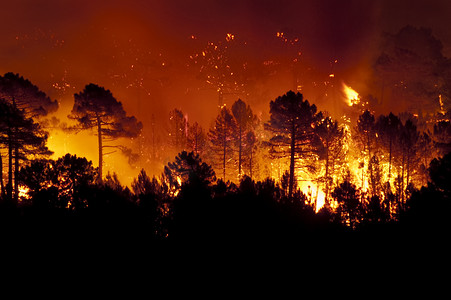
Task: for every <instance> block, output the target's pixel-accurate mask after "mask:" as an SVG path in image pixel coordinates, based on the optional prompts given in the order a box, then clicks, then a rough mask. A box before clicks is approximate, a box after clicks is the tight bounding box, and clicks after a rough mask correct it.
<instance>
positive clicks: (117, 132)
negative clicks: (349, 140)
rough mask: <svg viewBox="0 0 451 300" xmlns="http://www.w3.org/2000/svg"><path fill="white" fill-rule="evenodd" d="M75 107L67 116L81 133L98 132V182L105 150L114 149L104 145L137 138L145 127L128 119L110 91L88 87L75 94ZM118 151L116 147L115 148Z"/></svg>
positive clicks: (133, 119) (129, 117)
mask: <svg viewBox="0 0 451 300" xmlns="http://www.w3.org/2000/svg"><path fill="white" fill-rule="evenodd" d="M74 100H75V102H74V106H73V108H72V111H71V114H70V115H69V116H68V117H69V118H70V119H74V120H76V121H77V122H78V124H79V125H80V126H81V129H91V128H95V129H96V130H97V136H98V146H99V178H98V179H99V181H100V182H101V181H102V178H103V177H102V175H103V171H102V169H103V167H102V166H103V156H104V153H103V149H104V148H105V147H115V146H111V145H104V143H103V142H104V140H105V139H108V140H109V141H112V140H116V139H118V138H133V137H137V136H138V135H139V134H140V133H141V130H142V123H141V122H138V121H137V120H136V118H135V117H134V116H127V115H126V112H125V110H124V108H123V107H122V103H121V102H120V101H117V100H116V98H114V97H113V94H112V93H111V92H110V91H109V90H105V89H104V88H103V87H100V86H98V85H96V84H92V83H91V84H88V85H86V87H85V89H84V90H83V91H82V92H80V93H78V94H74ZM116 147H117V146H116Z"/></svg>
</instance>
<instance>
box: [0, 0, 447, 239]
mask: <svg viewBox="0 0 451 300" xmlns="http://www.w3.org/2000/svg"><path fill="white" fill-rule="evenodd" d="M69 2H70V1H69ZM114 2H116V1H114ZM120 2H121V1H118V3H115V5H113V6H111V7H109V8H108V9H105V11H104V12H103V13H99V12H98V11H97V9H102V10H103V9H104V8H103V7H100V6H99V5H98V4H93V10H92V11H90V12H88V11H85V10H84V9H83V8H81V7H79V5H75V4H74V5H75V6H74V7H76V8H74V9H75V10H76V11H78V10H79V12H80V13H81V14H82V15H84V17H85V19H83V18H80V20H84V21H83V22H81V21H80V22H81V23H76V24H75V25H74V24H68V23H66V22H68V21H67V20H66V19H65V18H63V17H60V16H59V14H58V13H57V12H56V11H55V12H54V14H53V15H55V16H57V17H55V20H53V19H49V20H48V24H47V23H45V24H44V23H42V24H41V25H39V26H38V25H36V26H37V28H33V30H31V31H30V29H29V28H28V27H21V26H17V30H15V31H14V32H12V33H11V34H8V33H4V32H0V34H2V35H4V38H2V39H0V41H1V43H3V45H2V46H3V47H2V48H0V59H1V60H2V64H1V65H0V68H1V71H2V72H3V73H1V74H0V168H1V172H0V173H1V177H0V183H1V187H0V189H1V191H0V199H1V201H3V202H5V203H8V205H9V204H10V203H12V204H13V205H12V206H16V207H18V208H19V209H22V208H24V209H30V211H33V209H36V211H39V210H41V211H42V210H46V209H48V210H53V209H54V210H55V211H64V212H65V213H66V212H67V213H73V214H77V215H78V216H79V215H89V213H87V214H84V212H86V211H89V212H94V213H93V215H95V214H96V213H98V212H99V211H106V212H108V213H111V214H112V215H114V216H116V215H115V214H117V215H120V213H119V212H122V211H124V212H126V213H130V214H133V213H134V212H135V211H140V213H139V214H140V216H141V217H142V216H146V218H149V219H151V222H148V223H146V224H147V225H148V226H150V227H152V232H153V233H152V234H153V235H154V236H158V238H161V237H164V238H167V237H168V236H171V234H172V233H169V232H170V231H171V230H173V231H174V232H176V233H174V234H173V235H174V236H177V234H181V232H182V233H183V234H186V232H183V230H185V229H183V228H181V227H183V226H182V225H180V224H184V222H187V224H189V225H190V226H192V227H189V226H188V227H187V228H188V229H186V230H187V231H189V230H191V229H192V230H193V231H196V230H198V229H199V228H200V227H202V226H206V227H208V226H209V225H204V224H203V223H202V222H207V221H208V222H211V223H212V224H213V223H214V224H215V226H219V225H218V223H219V221H217V220H220V221H222V222H224V224H228V225H223V226H224V227H227V226H229V227H233V226H235V225H233V224H232V223H233V222H231V221H230V219H233V218H236V219H237V220H238V221H236V222H237V224H240V225H239V226H241V225H242V226H245V225H244V224H246V225H247V226H249V228H250V227H252V226H254V225H252V226H250V225H249V224H251V223H252V222H256V223H258V222H262V223H265V222H267V223H265V224H264V225H262V228H263V227H265V226H268V227H270V226H269V225H268V224H270V221H269V220H270V219H275V220H277V221H280V224H283V225H281V227H283V226H286V224H288V223H290V222H293V223H295V221H292V219H290V218H292V217H293V216H295V218H294V219H296V220H297V219H303V218H304V219H308V218H310V217H311V218H312V219H313V218H316V217H318V218H319V216H321V217H323V218H324V219H327V222H330V223H333V224H340V225H341V226H343V228H345V229H346V230H348V229H349V230H351V231H352V230H357V229H358V228H359V226H364V225H367V224H380V223H384V224H388V223H392V222H398V221H399V220H400V219H401V218H402V216H404V214H406V213H408V212H409V209H411V207H412V202H411V201H412V199H414V200H415V201H417V198H421V197H422V196H423V194H421V193H422V192H421V191H424V190H425V189H426V188H429V189H432V188H435V189H436V190H434V192H436V193H437V194H439V195H440V197H441V196H442V195H445V196H443V197H444V198H446V197H448V196H446V192H447V187H446V184H445V187H443V186H441V184H442V185H443V183H441V182H440V180H441V177H440V176H434V172H446V171H444V170H443V167H442V164H446V157H447V156H446V155H448V153H449V152H450V148H451V146H450V145H451V129H450V128H451V124H450V121H449V120H450V119H451V118H450V107H451V100H450V99H451V92H450V91H451V75H450V74H451V67H450V66H451V62H450V61H451V59H450V58H449V56H450V53H449V49H450V48H449V41H448V42H446V41H445V42H443V43H442V41H441V40H439V39H438V38H437V37H436V36H435V32H433V31H432V29H427V28H424V27H415V26H410V25H407V24H401V25H400V26H399V28H398V27H396V28H389V29H390V33H385V34H382V31H381V30H377V28H374V27H375V26H376V25H375V24H379V23H378V22H376V21H375V20H374V18H375V15H376V13H372V12H369V11H370V10H364V9H361V10H360V9H355V8H354V7H353V6H357V8H359V7H364V8H366V7H367V6H370V5H369V4H357V3H352V4H353V6H352V7H353V9H349V8H350V6H349V4H342V5H340V6H339V7H337V5H335V4H331V3H328V5H323V4H305V3H304V4H302V3H294V2H295V1H293V3H290V4H286V6H287V7H284V5H285V4H284V5H278V6H277V7H272V6H271V5H269V4H268V3H266V4H259V5H261V7H260V6H259V9H256V8H255V7H254V6H255V4H254V3H253V2H252V1H251V2H252V3H247V1H245V2H246V3H247V4H246V5H243V6H239V7H238V8H237V7H235V6H236V5H235V4H230V7H229V6H227V7H222V6H221V5H219V4H217V3H213V4H212V6H214V7H216V8H217V12H215V13H212V15H202V12H203V11H205V9H206V8H204V7H201V8H202V9H199V7H197V9H194V8H192V7H186V5H185V4H183V5H182V4H180V5H181V7H182V8H184V9H185V10H186V12H188V11H189V12H190V13H191V14H192V16H191V15H190V16H187V15H186V12H185V11H182V10H183V9H181V8H179V7H178V6H177V9H174V7H172V6H171V5H170V4H163V3H161V4H155V3H152V4H150V3H149V4H143V3H138V2H137V1H136V2H135V1H130V3H127V4H121V3H120ZM151 2H152V1H151ZM288 2H290V1H288ZM301 2H303V1H301ZM307 2H308V1H307ZM326 2H328V1H326ZM351 2H357V1H351ZM9 5H10V6H12V7H15V4H13V3H11V4H9ZM66 5H68V4H61V7H65V8H67V6H66ZM192 5H193V7H195V6H196V4H192ZM154 6H155V7H154ZM247 6H249V7H251V8H253V9H248V8H245V7H247ZM279 6H280V7H279ZM342 6H343V7H342ZM150 8H152V9H150ZM232 8H233V9H232ZM270 8H271V9H270ZM299 8H305V10H306V11H307V12H311V14H307V15H306V16H304V18H299V16H298V15H297V14H298V13H299V12H303V11H304V10H302V9H299ZM37 9H38V8H37ZM266 9H267V10H268V12H266ZM228 10H231V11H230V12H233V14H234V16H236V20H235V21H233V22H231V21H230V16H225V11H228ZM335 10H337V11H340V12H341V13H342V14H344V15H345V17H343V16H341V15H340V17H338V16H337V12H336V11H335ZM14 11H17V13H18V14H19V12H22V11H21V10H17V9H16V10H14ZM39 11H41V10H40V9H39ZM149 11H150V12H152V13H150V15H149V14H147V13H148V12H149ZM154 11H155V12H159V11H166V12H167V13H166V14H161V15H160V14H157V13H155V12H154ZM272 11H273V12H272ZM355 11H360V12H361V13H360V14H354V13H353V12H355ZM374 11H379V12H381V11H383V9H382V8H380V9H375V10H374ZM144 12H147V13H144ZM169 12H170V13H169ZM218 12H221V13H218ZM238 12H240V13H238ZM41 13H42V14H44V15H45V14H47V13H48V12H42V11H41ZM268 13H274V16H273V15H271V16H272V17H273V18H269V17H268V15H267V14H268ZM0 14H1V13H0ZM222 14H224V15H222ZM163 15H166V17H162V16H163ZM150 16H152V18H151V17H150ZM244 16H245V17H244ZM5 18H6V16H5ZM337 18H339V20H340V22H341V25H340V26H335V24H336V23H337V22H336V20H337ZM356 18H357V19H356ZM0 19H1V18H0ZM261 19H265V20H272V21H271V22H265V23H264V24H263V23H261V22H260V20H261ZM150 20H152V21H150ZM281 20H285V21H284V22H282V21H281ZM292 20H297V21H296V22H298V23H296V22H294V21H292ZM341 20H343V21H341ZM351 20H353V21H352V22H351ZM415 20H417V19H415ZM12 21H13V20H11V22H12ZM332 21H334V22H332ZM354 21H359V22H360V23H361V26H355V24H354V23H353V22H354ZM54 22H56V23H54ZM209 22H211V23H218V24H222V23H223V24H222V25H221V26H211V24H209ZM221 22H222V23H221ZM234 22H235V23H234ZM330 22H332V24H333V25H334V26H331V23H330ZM60 23H61V26H58V25H59V24H60ZM254 23H255V24H254ZM193 24H194V25H193ZM63 25H64V26H63ZM156 25H158V26H156ZM33 26H34V25H33ZM357 27H359V28H357ZM312 28H315V30H313V29H312ZM443 31H444V30H443ZM443 31H438V32H439V33H442V34H443ZM351 33H352V34H351ZM376 33H377V35H376ZM350 36H354V37H355V40H351V39H350V38H349V37H350ZM2 37H3V36H2ZM441 38H445V40H446V37H441ZM353 39H354V38H353ZM370 40H371V41H370ZM370 42H371V43H372V44H371V46H372V47H368V48H370V49H371V51H369V50H368V49H363V48H362V46H361V45H367V44H368V43H370ZM370 52H371V53H370ZM351 85H352V87H351ZM188 116H189V118H188ZM437 170H439V171H437ZM435 175H436V174H435ZM432 182H434V184H432ZM431 193H432V192H431ZM440 193H441V194H440ZM415 197H417V198H415ZM21 199H22V200H24V201H21ZM25 200H26V201H25ZM1 201H0V202H1ZM3 202H2V203H3ZM414 205H416V202H415V203H414ZM215 214H216V215H215ZM230 216H232V217H230ZM325 216H326V217H325ZM216 217H217V218H216ZM246 218H248V219H249V220H247V219H246ZM284 218H287V219H288V220H289V221H286V220H284ZM216 219H217V220H216ZM282 219H283V220H284V221H281V220H282ZM312 219H309V220H312ZM193 220H202V222H201V221H199V223H196V222H198V221H193ZM321 220H323V219H321ZM178 222H180V223H178ZM208 222H207V223H208ZM215 222H218V223H215ZM240 222H241V223H240ZM246 222H247V223H246ZM284 222H286V223H284ZM149 224H150V225H149ZM280 224H279V225H280ZM296 224H298V223H296ZM299 224H300V223H299ZM299 224H298V225H299ZM147 225H146V226H147ZM178 226H180V228H179V227H178ZM237 226H238V225H237ZM299 226H300V227H302V226H301V225H299ZM256 227H258V226H256ZM276 227H277V226H276ZM174 228H176V229H174ZM285 229H286V228H285ZM285 229H284V230H285ZM221 230H223V228H221ZM183 234H182V235H183Z"/></svg>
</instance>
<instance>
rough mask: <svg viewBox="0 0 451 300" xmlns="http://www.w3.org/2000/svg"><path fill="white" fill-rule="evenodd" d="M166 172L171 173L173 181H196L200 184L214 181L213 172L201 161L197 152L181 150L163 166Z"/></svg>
mask: <svg viewBox="0 0 451 300" xmlns="http://www.w3.org/2000/svg"><path fill="white" fill-rule="evenodd" d="M165 170H168V171H167V172H166V173H168V174H171V176H172V177H173V178H174V180H173V181H177V182H179V184H180V185H181V186H183V185H184V184H193V183H197V184H200V185H209V184H210V183H211V182H213V181H215V179H216V177H215V172H214V171H213V169H212V168H211V167H210V166H209V165H207V164H206V163H204V162H202V159H201V158H200V157H199V154H195V153H194V152H189V153H188V152H186V151H183V152H181V153H179V154H178V155H177V156H176V157H175V161H174V162H169V163H168V165H167V166H166V167H165Z"/></svg>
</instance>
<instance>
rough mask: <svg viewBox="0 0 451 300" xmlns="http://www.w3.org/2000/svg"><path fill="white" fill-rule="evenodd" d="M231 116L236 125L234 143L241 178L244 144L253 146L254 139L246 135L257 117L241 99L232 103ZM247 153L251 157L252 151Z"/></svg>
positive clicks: (252, 127)
mask: <svg viewBox="0 0 451 300" xmlns="http://www.w3.org/2000/svg"><path fill="white" fill-rule="evenodd" d="M232 114H233V117H234V118H235V120H236V124H237V134H236V141H235V143H236V145H237V148H238V176H241V175H242V170H241V169H242V165H243V156H244V148H245V147H246V145H247V144H246V142H248V141H249V142H251V143H253V144H255V139H253V138H255V134H254V135H253V136H252V134H251V135H249V136H248V133H250V132H251V131H252V130H253V129H254V127H255V125H256V123H257V116H255V115H254V113H253V112H252V109H251V107H250V106H249V105H246V103H245V102H244V101H243V100H241V99H238V100H237V101H235V103H233V105H232ZM247 153H249V154H250V155H252V151H250V152H247ZM251 159H252V158H251Z"/></svg>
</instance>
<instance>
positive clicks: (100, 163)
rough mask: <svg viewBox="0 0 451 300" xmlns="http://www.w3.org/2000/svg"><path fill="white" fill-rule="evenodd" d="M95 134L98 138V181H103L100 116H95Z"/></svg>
mask: <svg viewBox="0 0 451 300" xmlns="http://www.w3.org/2000/svg"><path fill="white" fill-rule="evenodd" d="M97 135H98V139H99V178H98V181H99V183H102V181H103V173H102V169H103V145H102V123H101V121H100V117H97Z"/></svg>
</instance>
